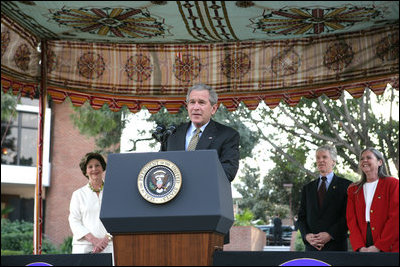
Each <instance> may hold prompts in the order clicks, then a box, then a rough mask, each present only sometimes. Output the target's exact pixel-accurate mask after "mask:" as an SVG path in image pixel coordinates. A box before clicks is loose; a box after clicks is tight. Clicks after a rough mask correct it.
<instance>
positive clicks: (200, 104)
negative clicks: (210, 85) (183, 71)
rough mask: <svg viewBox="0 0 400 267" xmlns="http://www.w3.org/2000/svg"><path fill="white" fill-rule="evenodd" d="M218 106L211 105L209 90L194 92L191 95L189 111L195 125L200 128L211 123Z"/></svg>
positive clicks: (188, 105)
mask: <svg viewBox="0 0 400 267" xmlns="http://www.w3.org/2000/svg"><path fill="white" fill-rule="evenodd" d="M217 107H218V105H217V104H215V105H211V102H210V93H209V91H208V90H193V91H192V92H191V93H190V95H189V102H188V103H187V109H188V113H189V118H190V120H191V121H192V122H193V124H194V125H195V126H196V127H197V128H200V127H201V126H203V125H204V124H206V123H207V122H209V121H210V119H211V116H212V115H214V114H215V112H216V111H217Z"/></svg>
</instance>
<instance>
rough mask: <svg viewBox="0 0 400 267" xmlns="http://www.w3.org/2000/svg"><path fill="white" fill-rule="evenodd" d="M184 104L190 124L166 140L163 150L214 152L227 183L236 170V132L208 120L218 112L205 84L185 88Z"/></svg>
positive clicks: (237, 143) (216, 96) (237, 155)
mask: <svg viewBox="0 0 400 267" xmlns="http://www.w3.org/2000/svg"><path fill="white" fill-rule="evenodd" d="M186 105H187V110H188V114H189V118H190V122H187V123H184V124H182V125H180V126H179V127H178V128H177V129H176V132H175V133H174V134H172V135H170V136H169V137H168V139H167V144H166V147H167V151H176V150H187V151H191V150H202V149H215V150H216V151H217V153H218V157H219V160H220V162H221V165H222V168H223V169H224V171H225V174H226V177H227V178H228V180H229V181H230V182H231V181H232V180H233V179H234V178H235V176H236V173H237V170H238V168H239V158H240V154H239V139H240V136H239V133H238V132H237V131H236V130H234V129H233V128H231V127H228V126H226V125H223V124H220V123H218V122H216V121H214V120H212V119H211V117H212V116H213V115H214V114H215V112H217V109H218V95H217V92H216V91H215V90H214V89H213V88H212V87H210V86H208V85H205V84H196V85H194V86H192V87H191V88H189V90H188V92H187V95H186Z"/></svg>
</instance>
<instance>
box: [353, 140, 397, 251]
mask: <svg viewBox="0 0 400 267" xmlns="http://www.w3.org/2000/svg"><path fill="white" fill-rule="evenodd" d="M359 168H360V171H361V180H360V181H358V182H357V183H353V184H352V185H350V186H349V188H348V190H347V196H348V198H347V209H346V218H347V226H348V228H349V231H350V242H351V246H352V248H353V250H354V251H360V252H379V251H384V252H399V180H398V179H396V178H394V177H389V176H388V175H387V174H386V165H385V161H384V159H383V156H382V154H381V153H380V152H379V151H378V150H376V149H374V148H367V149H364V150H363V151H362V152H361V156H360V162H359Z"/></svg>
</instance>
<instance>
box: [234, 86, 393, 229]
mask: <svg viewBox="0 0 400 267" xmlns="http://www.w3.org/2000/svg"><path fill="white" fill-rule="evenodd" d="M373 96H374V95H373ZM377 99H378V105H377V106H375V107H372V106H371V102H372V98H371V93H370V92H369V90H366V92H365V94H364V95H363V97H361V98H359V99H356V98H352V97H346V96H345V93H344V94H343V95H342V97H341V98H340V100H331V99H328V98H327V97H325V96H321V97H320V98H318V99H305V98H304V99H302V100H301V101H300V103H299V104H298V105H297V106H296V107H288V106H287V105H285V104H284V103H282V104H281V105H280V106H278V107H277V108H276V109H273V110H271V109H268V108H267V107H262V106H261V107H259V108H258V109H257V110H256V111H255V112H252V113H241V115H242V116H241V121H243V122H244V123H245V124H246V125H251V126H252V129H254V128H256V129H257V134H256V136H257V138H258V141H257V142H258V143H260V142H262V141H266V143H268V144H270V145H271V146H272V148H273V150H272V154H273V155H272V156H271V157H270V160H271V161H272V162H273V165H274V167H273V168H272V169H270V170H269V171H268V173H267V174H266V175H264V174H260V173H259V169H256V168H253V169H248V170H246V169H247V168H248V166H246V164H245V165H244V168H242V173H244V175H242V176H240V177H239V179H240V180H241V182H242V184H241V185H238V186H236V185H235V186H236V187H237V189H238V192H239V193H240V194H242V196H243V199H242V200H241V201H239V202H238V204H239V208H241V209H243V208H249V209H251V210H252V211H253V212H254V214H255V218H256V219H264V220H266V221H268V220H267V218H268V217H269V216H271V215H272V214H273V213H275V212H278V213H279V212H280V211H279V210H280V209H281V208H283V207H288V206H289V203H290V198H291V202H292V210H291V211H292V215H295V214H296V213H297V211H298V208H299V205H300V198H301V190H302V187H303V185H305V184H306V183H308V182H309V181H311V180H312V179H315V177H316V175H317V173H316V166H315V149H316V148H317V147H318V146H320V145H324V144H334V145H335V146H336V148H337V151H338V162H337V165H336V167H335V169H334V171H335V173H337V174H338V175H340V176H343V177H346V178H348V179H350V180H352V181H357V180H359V179H360V175H359V174H358V173H357V171H358V156H359V153H360V151H361V150H362V149H363V148H365V147H367V146H374V147H376V148H377V149H378V150H380V151H382V152H383V154H384V155H385V158H386V159H388V161H389V162H391V163H392V167H393V166H395V168H393V170H392V173H393V171H396V169H397V175H396V174H394V176H398V168H399V166H398V162H399V159H398V158H399V153H398V147H399V143H398V136H399V123H398V117H395V116H394V115H395V114H385V115H383V114H381V113H382V110H387V108H386V107H388V106H390V105H392V106H396V105H397V107H398V103H399V97H398V91H396V90H393V89H387V90H386V91H385V94H384V95H382V96H378V97H377ZM266 129H268V130H266ZM269 129H271V130H269ZM253 132H254V131H253ZM263 154H264V155H265V153H263ZM392 175H393V174H392ZM260 179H262V183H259V181H260ZM284 184H292V185H293V186H292V188H291V191H290V192H289V191H288V189H287V188H285V187H284ZM278 209H279V210H278ZM282 212H283V213H285V211H284V210H282ZM286 214H288V213H286Z"/></svg>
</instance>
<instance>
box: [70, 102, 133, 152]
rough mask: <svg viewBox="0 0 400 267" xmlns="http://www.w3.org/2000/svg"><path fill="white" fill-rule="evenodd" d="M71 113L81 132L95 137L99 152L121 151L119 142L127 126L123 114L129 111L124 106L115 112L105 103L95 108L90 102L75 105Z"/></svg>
mask: <svg viewBox="0 0 400 267" xmlns="http://www.w3.org/2000/svg"><path fill="white" fill-rule="evenodd" d="M73 111H74V113H72V114H71V115H70V117H71V120H72V121H73V123H74V125H75V127H77V128H78V129H79V131H80V133H81V134H84V135H86V136H89V137H95V142H96V146H97V149H98V152H111V153H117V152H119V143H120V139H121V133H122V130H123V129H124V127H125V120H122V117H123V115H124V114H125V113H126V112H127V108H126V107H125V106H124V108H122V109H121V110H120V111H118V112H114V111H112V110H110V109H109V107H108V106H107V105H106V104H105V105H103V107H102V108H101V109H99V110H94V109H93V108H92V107H91V106H90V104H89V103H88V102H86V103H85V104H84V105H82V106H81V107H73Z"/></svg>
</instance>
